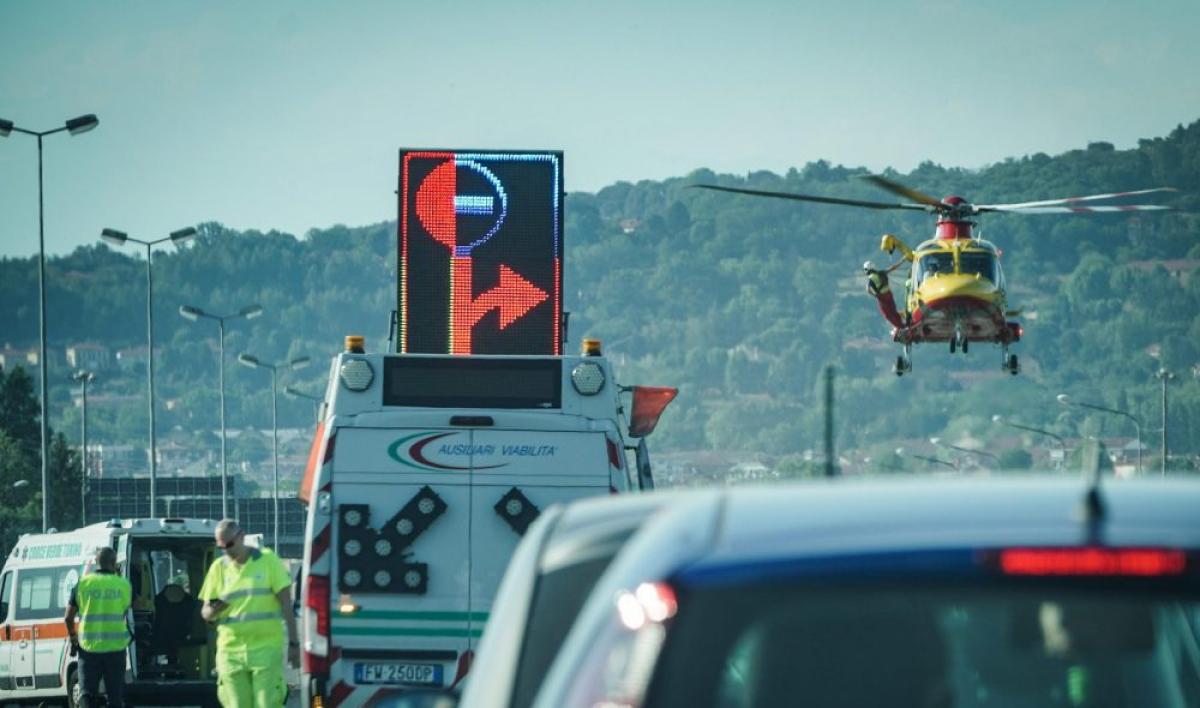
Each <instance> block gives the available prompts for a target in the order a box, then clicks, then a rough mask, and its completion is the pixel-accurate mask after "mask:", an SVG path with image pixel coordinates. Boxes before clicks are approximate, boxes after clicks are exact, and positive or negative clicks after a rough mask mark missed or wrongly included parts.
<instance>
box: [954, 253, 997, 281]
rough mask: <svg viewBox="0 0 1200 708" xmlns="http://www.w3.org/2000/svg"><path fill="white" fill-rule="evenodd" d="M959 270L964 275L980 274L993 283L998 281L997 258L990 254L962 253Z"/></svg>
mask: <svg viewBox="0 0 1200 708" xmlns="http://www.w3.org/2000/svg"><path fill="white" fill-rule="evenodd" d="M958 268H959V271H960V272H961V273H962V274H963V275H975V274H976V273H978V274H979V275H980V276H981V277H984V278H987V279H988V280H991V281H993V282H995V280H996V257H995V256H993V255H992V254H990V253H969V252H968V253H960V254H958Z"/></svg>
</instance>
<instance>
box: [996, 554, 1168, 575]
mask: <svg viewBox="0 0 1200 708" xmlns="http://www.w3.org/2000/svg"><path fill="white" fill-rule="evenodd" d="M997 564H998V566H999V570H1000V572H1002V573H1004V574H1005V575H1027V576H1073V575H1091V576H1129V577H1156V576H1164V575H1182V574H1183V573H1184V571H1186V570H1187V566H1188V556H1187V553H1185V552H1184V551H1181V550H1178V549H1163V548H1006V549H1003V550H1001V551H1000V552H999V555H998V558H997Z"/></svg>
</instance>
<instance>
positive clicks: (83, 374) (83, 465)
mask: <svg viewBox="0 0 1200 708" xmlns="http://www.w3.org/2000/svg"><path fill="white" fill-rule="evenodd" d="M71 379H72V380H73V381H78V382H79V386H80V395H81V396H82V398H83V416H82V418H83V423H82V426H81V427H82V430H81V431H80V436H79V437H80V445H79V525H80V526H86V525H87V513H86V511H85V509H86V506H85V505H86V500H87V469H88V467H87V388H88V384H90V383H91V382H93V381H95V380H96V375H95V374H93V373H92V372H90V371H87V370H84V369H80V370H79V371H76V372H75V375H74V376H72V377H71Z"/></svg>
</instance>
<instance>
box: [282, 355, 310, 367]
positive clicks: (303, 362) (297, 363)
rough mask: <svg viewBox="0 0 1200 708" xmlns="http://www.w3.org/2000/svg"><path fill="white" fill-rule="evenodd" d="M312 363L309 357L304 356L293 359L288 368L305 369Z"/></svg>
mask: <svg viewBox="0 0 1200 708" xmlns="http://www.w3.org/2000/svg"><path fill="white" fill-rule="evenodd" d="M310 361H311V359H309V358H308V357H306V356H302V357H300V358H299V359H292V361H291V362H290V363H289V364H288V366H290V367H292V368H293V369H303V368H304V367H306V366H308V363H309V362H310Z"/></svg>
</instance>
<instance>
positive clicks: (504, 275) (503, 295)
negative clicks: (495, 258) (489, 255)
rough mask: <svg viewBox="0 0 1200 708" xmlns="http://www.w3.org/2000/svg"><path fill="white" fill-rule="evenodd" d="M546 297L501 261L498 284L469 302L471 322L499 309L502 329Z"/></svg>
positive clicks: (541, 291) (546, 296)
mask: <svg viewBox="0 0 1200 708" xmlns="http://www.w3.org/2000/svg"><path fill="white" fill-rule="evenodd" d="M548 297H550V296H549V295H547V294H546V293H545V291H543V290H542V289H541V288H539V287H537V286H536V285H534V284H533V283H531V282H529V281H528V280H526V279H524V278H522V277H521V276H520V274H518V273H517V271H515V270H513V269H512V268H509V267H508V266H506V265H504V264H503V263H501V264H500V284H499V285H497V286H496V287H494V288H492V289H491V290H489V291H487V292H486V293H483V294H482V295H480V296H479V297H477V298H475V300H474V301H473V302H472V303H471V324H472V325H474V324H475V323H476V322H478V321H479V320H480V319H482V318H483V316H484V315H486V314H487V313H488V312H489V311H490V310H493V309H499V310H500V329H504V328H505V327H507V326H509V325H510V324H512V323H513V322H516V321H517V320H518V319H520V318H521V316H522V315H524V314H525V313H526V312H529V311H530V310H532V309H533V308H535V307H537V306H538V305H540V304H542V303H543V302H545V301H546V298H548Z"/></svg>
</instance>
